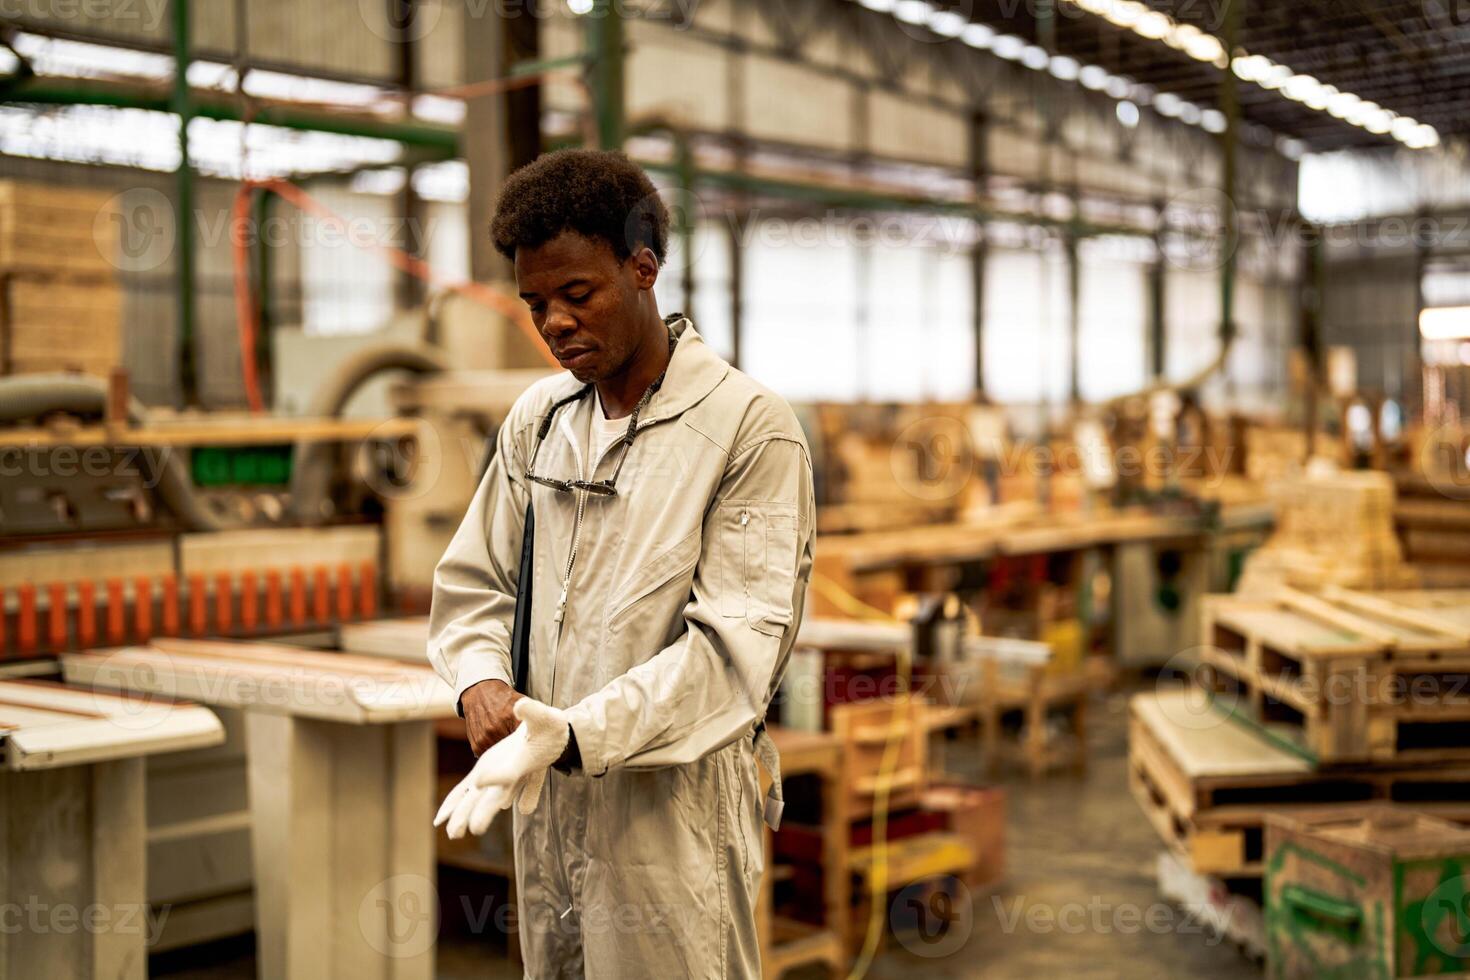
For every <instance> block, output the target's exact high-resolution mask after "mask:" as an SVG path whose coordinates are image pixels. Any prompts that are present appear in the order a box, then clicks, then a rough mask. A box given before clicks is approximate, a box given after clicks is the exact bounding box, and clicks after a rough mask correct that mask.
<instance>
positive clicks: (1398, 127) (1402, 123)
mask: <svg viewBox="0 0 1470 980" xmlns="http://www.w3.org/2000/svg"><path fill="white" fill-rule="evenodd" d="M1418 128H1419V120H1417V119H1414V118H1412V117H1410V116H1399V117H1398V118H1397V119H1395V120H1394V121H1393V125H1392V126H1390V127H1389V131H1390V132H1391V133H1393V138H1394V139H1396V140H1398V141H1399V142H1400V143H1402V142H1404V141H1405V140H1408V139H1411V138H1412V137H1413V135H1414V131H1415V130H1416V129H1418Z"/></svg>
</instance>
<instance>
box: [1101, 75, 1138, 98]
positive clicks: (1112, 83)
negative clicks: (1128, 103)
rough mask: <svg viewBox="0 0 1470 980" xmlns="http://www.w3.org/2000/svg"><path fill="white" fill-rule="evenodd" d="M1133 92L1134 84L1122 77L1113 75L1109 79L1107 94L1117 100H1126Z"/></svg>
mask: <svg viewBox="0 0 1470 980" xmlns="http://www.w3.org/2000/svg"><path fill="white" fill-rule="evenodd" d="M1132 91H1133V83H1132V82H1130V81H1129V80H1128V79H1126V78H1124V77H1122V76H1121V75H1113V76H1112V77H1110V78H1109V79H1108V86H1107V92H1108V94H1109V95H1111V96H1112V97H1113V98H1115V99H1126V98H1128V96H1129V94H1130V93H1131V92H1132Z"/></svg>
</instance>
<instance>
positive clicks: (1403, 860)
mask: <svg viewBox="0 0 1470 980" xmlns="http://www.w3.org/2000/svg"><path fill="white" fill-rule="evenodd" d="M1265 859H1266V860H1265V865H1266V867H1265V882H1264V892H1263V894H1264V900H1265V906H1266V908H1265V914H1266V963H1267V976H1268V977H1271V978H1272V980H1287V978H1290V980H1306V978H1313V980H1322V978H1333V980H1348V978H1353V980H1359V978H1361V980H1393V978H1399V977H1430V976H1433V977H1465V976H1470V830H1467V829H1465V828H1463V827H1460V826H1457V825H1456V824H1452V823H1449V822H1448V821H1445V820H1441V819H1439V818H1437V817H1431V816H1428V815H1426V814H1423V813H1418V812H1416V811H1413V810H1410V809H1406V808H1402V807H1396V806H1393V805H1389V804H1370V805H1363V806H1352V807H1342V808H1340V809H1334V810H1331V811H1323V812H1318V813H1315V814H1312V815H1309V816H1303V817H1283V816H1279V815H1272V816H1270V817H1268V819H1267V826H1266V855H1265Z"/></svg>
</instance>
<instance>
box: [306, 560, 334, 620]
mask: <svg viewBox="0 0 1470 980" xmlns="http://www.w3.org/2000/svg"><path fill="white" fill-rule="evenodd" d="M331 591H332V583H331V576H330V573H329V572H328V571H327V566H326V565H318V566H317V567H316V568H314V569H312V586H311V613H312V615H313V616H314V617H316V621H317V622H318V623H325V622H326V621H327V618H328V617H329V616H331V614H332V606H331V598H330V593H331Z"/></svg>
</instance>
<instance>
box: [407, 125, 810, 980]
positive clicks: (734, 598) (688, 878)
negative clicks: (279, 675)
mask: <svg viewBox="0 0 1470 980" xmlns="http://www.w3.org/2000/svg"><path fill="white" fill-rule="evenodd" d="M668 224H669V219H668V212H667V210H666V209H665V208H664V207H663V205H662V203H661V202H660V201H659V199H658V197H657V194H656V192H655V189H654V187H653V186H652V184H651V183H650V182H649V180H648V178H647V176H646V175H644V173H643V172H642V171H641V170H639V169H638V168H637V167H636V166H634V165H633V164H632V163H630V162H629V161H628V159H627V158H626V157H624V156H623V155H622V154H620V153H609V152H592V151H584V150H575V151H562V152H558V153H553V154H550V155H548V156H544V157H541V158H540V159H538V160H537V161H535V162H534V163H532V164H530V165H529V166H527V167H525V168H523V169H522V170H520V171H518V172H516V173H515V174H514V175H512V176H511V178H510V179H509V180H508V181H507V182H506V186H505V188H504V191H503V192H502V194H501V199H500V203H499V205H498V207H497V210H496V214H495V219H494V222H493V224H492V229H491V231H492V235H493V237H494V240H495V245H496V248H498V249H499V250H500V252H501V253H502V254H504V255H505V256H506V257H507V258H509V259H511V260H512V261H513V262H514V264H515V273H516V285H517V288H518V289H519V291H520V295H521V297H522V298H523V299H524V300H525V302H526V304H527V305H528V306H529V307H530V310H531V316H532V319H533V320H534V322H535V324H536V328H537V330H538V331H540V333H541V336H542V338H543V339H544V340H545V341H546V343H547V345H548V346H549V347H550V348H551V351H552V353H553V354H554V355H555V356H556V358H557V360H558V361H559V362H560V363H561V365H562V366H563V367H565V368H566V369H567V373H565V374H560V375H557V376H556V377H553V378H550V379H547V380H545V381H542V382H539V383H537V384H536V385H533V386H532V387H531V388H530V390H528V391H527V392H526V393H525V394H524V395H523V396H522V397H521V398H520V399H519V400H517V402H516V404H515V406H514V407H513V408H512V410H511V412H510V414H509V416H508V418H507V419H506V421H505V424H504V425H503V426H502V427H501V429H500V432H499V435H498V437H497V440H496V453H495V457H494V459H493V460H492V462H491V464H490V466H489V469H488V470H487V472H486V473H485V477H484V479H483V480H482V481H481V484H480V487H479V490H478V491H477V493H476V494H475V497H474V500H473V501H472V502H471V504H470V508H469V512H468V513H467V514H466V515H465V519H464V523H463V524H462V525H461V526H460V528H459V531H458V532H457V533H456V535H455V537H454V540H453V542H452V543H451V544H450V546H449V549H448V551H446V552H445V555H444V557H443V559H442V560H441V561H440V563H439V567H438V569H437V571H436V573H435V579H434V600H433V610H432V615H431V629H430V641H429V656H430V659H431V660H432V661H433V663H434V665H435V668H436V669H437V670H438V671H439V673H440V674H441V675H442V676H443V677H444V678H445V680H446V681H448V682H449V683H450V685H451V686H453V687H454V689H455V691H456V693H457V694H458V696H459V699H460V708H461V712H462V714H463V715H464V718H465V723H466V726H467V728H468V732H469V738H470V743H471V746H472V747H473V749H474V750H475V752H476V753H477V754H480V753H483V754H482V755H480V760H479V762H477V763H476V766H475V771H474V772H472V773H471V774H470V776H468V777H466V779H465V781H464V782H462V783H461V784H460V786H459V787H457V788H456V790H455V791H454V792H453V793H451V794H450V796H449V798H447V799H446V800H445V803H444V806H443V808H441V811H440V814H439V817H438V818H437V822H441V823H443V822H447V823H448V825H449V831H450V833H451V835H453V836H457V835H458V834H461V833H463V832H464V831H465V830H466V829H469V830H470V831H472V832H474V833H480V832H482V831H483V830H484V828H485V826H487V825H488V823H489V821H490V820H491V819H492V818H493V816H494V815H495V813H496V812H497V811H498V810H499V809H502V808H505V807H509V806H510V804H511V803H512V802H518V803H519V806H518V807H517V814H516V818H515V820H516V823H515V864H516V880H517V886H518V892H519V898H520V909H519V911H520V937H521V948H522V952H523V956H524V958H525V964H526V975H527V976H529V977H533V978H537V980H542V978H553V977H581V976H586V977H591V978H594V980H601V978H615V977H616V978H622V977H626V978H637V980H645V978H652V977H656V978H659V980H672V978H675V977H738V978H748V977H756V976H759V975H760V966H759V955H758V949H757V942H756V932H755V903H756V895H757V889H758V887H759V882H760V875H761V872H762V868H763V864H764V858H763V853H762V839H763V835H762V830H761V819H762V815H763V811H765V814H766V815H767V816H769V817H772V818H778V817H779V796H777V797H776V798H775V799H774V800H772V801H771V803H773V804H774V805H771V804H764V805H763V802H762V799H761V794H760V792H759V785H760V784H759V781H758V778H757V771H756V765H755V756H756V755H757V754H760V755H761V756H762V758H763V759H769V761H770V762H774V751H773V750H771V749H770V739H769V737H768V736H766V735H765V734H764V719H765V714H766V708H767V706H768V705H769V703H770V699H771V697H772V695H773V694H774V692H775V690H776V686H777V684H778V683H779V681H780V678H781V673H782V671H783V670H784V668H785V665H786V660H787V656H788V654H789V652H790V648H791V644H792V640H793V638H794V637H795V634H796V631H797V627H798V625H799V622H800V619H801V610H802V604H803V599H804V597H805V594H806V584H807V579H808V577H809V575H810V571H811V562H812V541H813V525H814V522H813V506H814V503H813V496H812V474H811V461H810V458H809V456H808V452H807V447H806V443H805V440H804V438H803V436H802V433H801V429H800V427H799V426H798V424H797V422H796V419H795V417H794V415H793V414H792V412H791V409H790V407H789V406H788V405H787V404H786V403H785V402H784V401H783V400H782V399H781V398H780V397H778V396H777V395H775V394H773V393H771V392H770V391H768V390H766V389H765V388H763V387H761V386H760V385H758V384H756V383H755V382H754V381H752V380H751V379H750V378H748V377H746V376H745V375H744V374H742V373H740V372H739V371H737V370H735V369H734V368H732V367H730V365H729V364H727V363H726V362H725V361H724V360H722V359H721V358H720V357H719V356H718V355H717V354H715V352H714V351H713V350H711V349H710V348H709V347H708V346H706V345H705V343H704V341H703V340H701V339H700V336H699V334H698V333H696V332H695V329H694V326H693V324H692V323H690V322H689V320H688V319H687V318H684V317H680V316H677V315H675V316H671V317H668V318H667V319H666V318H664V317H662V316H661V315H660V314H659V310H658V304H657V302H656V301H655V298H654V292H653V287H654V283H655V282H656V281H657V279H658V274H659V267H660V265H661V264H662V262H663V259H664V254H665V247H666V243H667V238H668ZM528 502H529V504H530V511H529V513H530V515H531V517H530V519H531V521H532V524H533V527H534V532H533V534H532V535H531V537H532V539H533V548H532V551H531V554H530V561H529V566H530V567H531V569H532V573H531V581H530V583H529V584H530V585H531V595H532V596H533V597H534V601H533V602H532V609H531V614H530V619H529V631H528V635H529V640H530V655H529V674H530V677H529V684H528V686H527V685H526V679H525V678H519V677H516V676H515V675H514V671H513V665H512V657H511V652H510V651H511V646H512V624H513V621H514V619H515V610H516V596H517V594H518V592H519V590H520V589H521V587H522V586H523V585H525V584H527V583H522V582H520V581H518V578H519V576H520V568H521V565H522V551H521V549H522V541H523V530H524V526H525V522H526V517H527V503H528ZM517 681H521V682H522V685H523V687H524V690H525V691H526V694H527V696H526V697H521V696H520V695H518V694H517V692H516V690H515V687H516V682H517ZM548 768H552V770H553V771H551V772H550V773H548V771H547V770H548Z"/></svg>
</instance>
